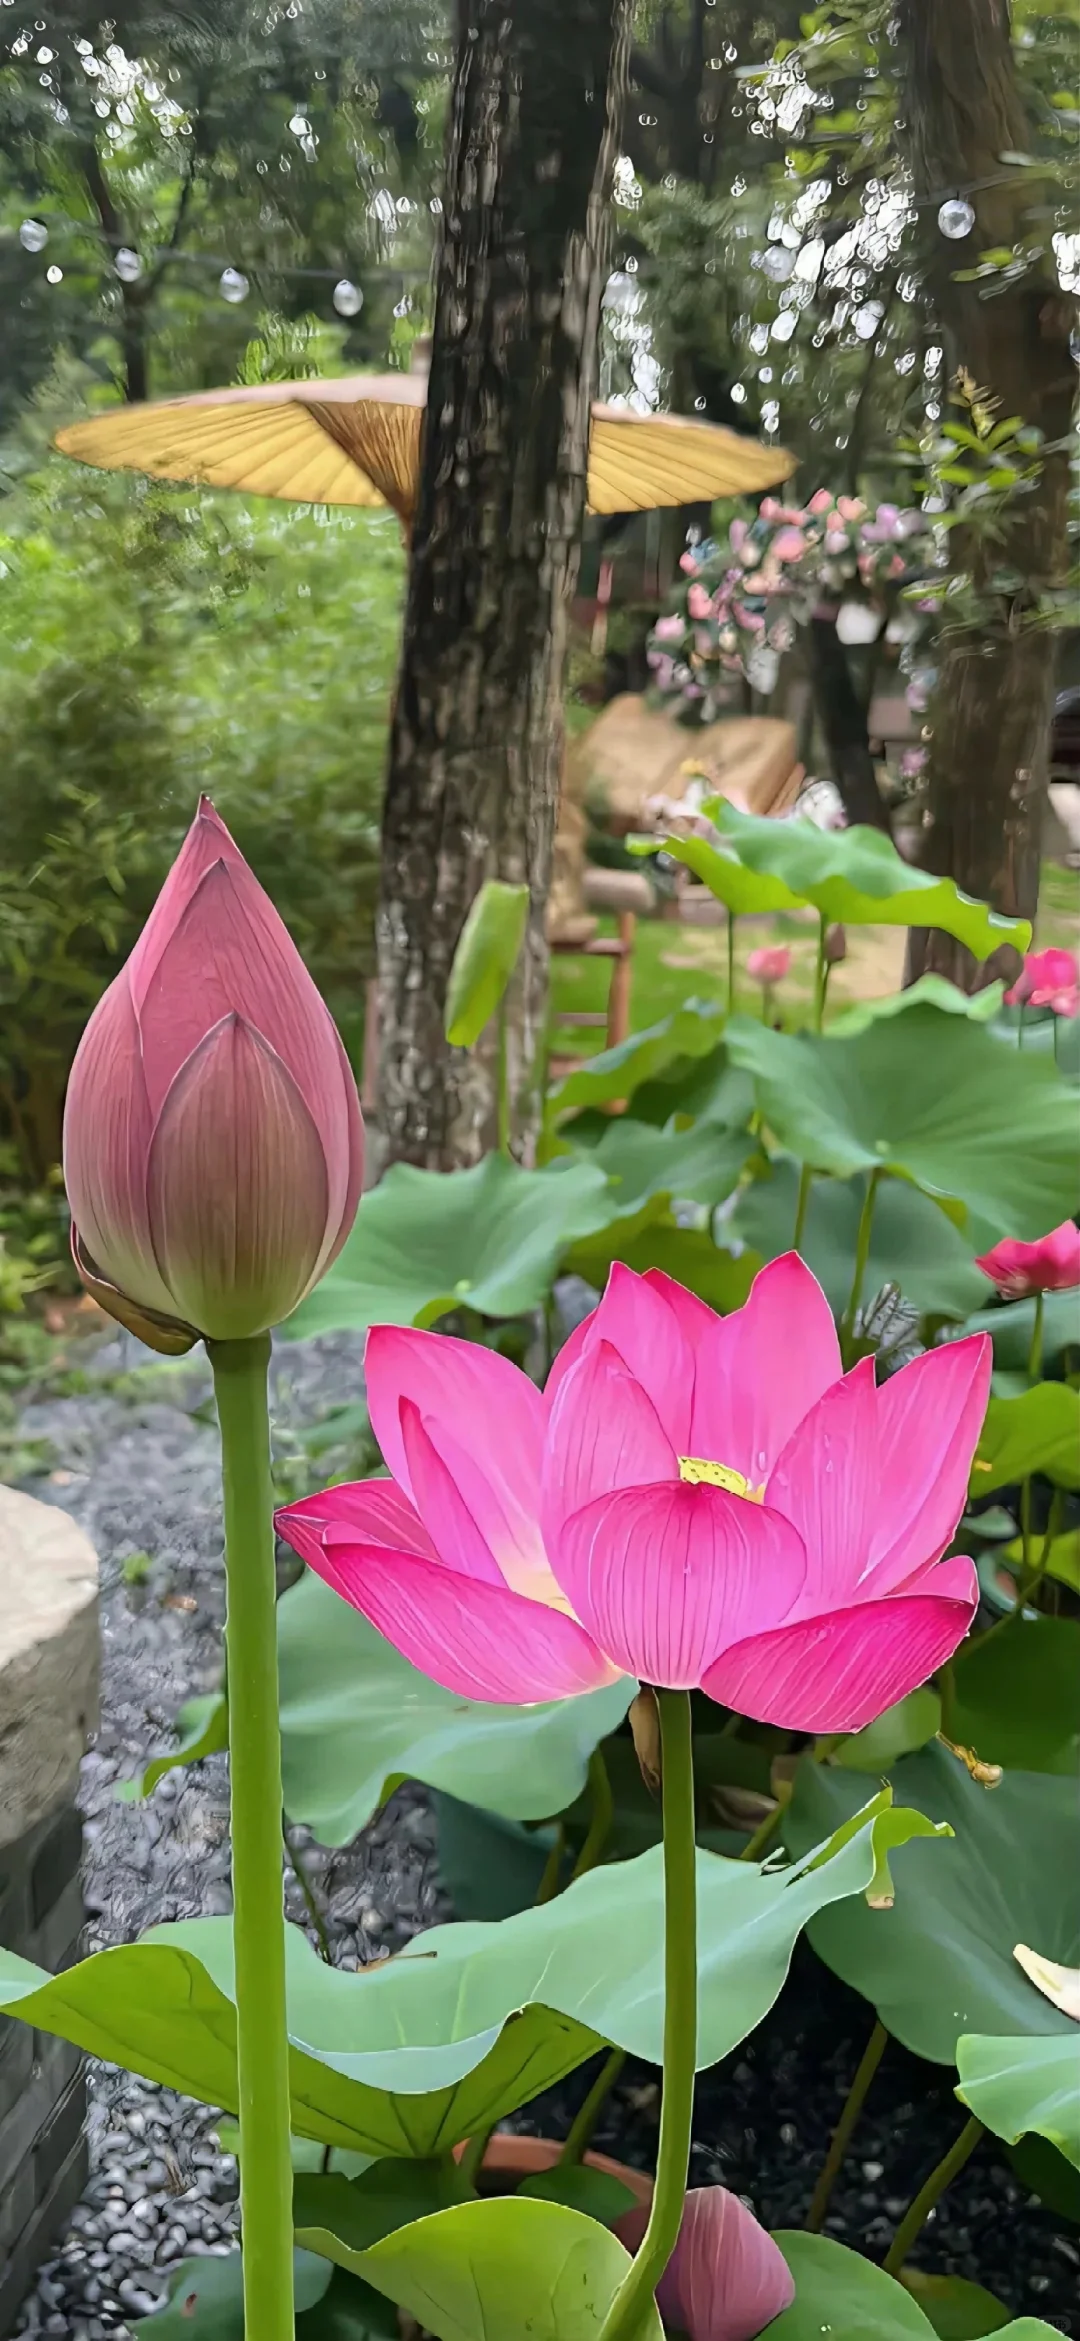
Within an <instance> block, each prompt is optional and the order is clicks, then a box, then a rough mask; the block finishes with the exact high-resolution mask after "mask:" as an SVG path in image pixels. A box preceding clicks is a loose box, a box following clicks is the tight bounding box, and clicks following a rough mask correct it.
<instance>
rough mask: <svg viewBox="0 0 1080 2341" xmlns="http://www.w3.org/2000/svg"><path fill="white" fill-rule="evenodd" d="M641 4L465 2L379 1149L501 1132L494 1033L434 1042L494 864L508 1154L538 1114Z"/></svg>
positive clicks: (397, 735) (385, 917)
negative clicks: (509, 980) (574, 638)
mask: <svg viewBox="0 0 1080 2341" xmlns="http://www.w3.org/2000/svg"><path fill="white" fill-rule="evenodd" d="M629 18H630V0H574V5H573V7H569V8H568V7H567V6H566V4H565V0H459V41H458V51H457V61H456V71H455V78H454V87H453V96H452V102H451V114H450V122H449V129H448V151H447V171H446V186H445V191H444V196H443V225H442V238H441V246H440V252H439V258H438V272H437V291H436V306H435V327H434V335H433V346H432V357H431V372H430V377H429V384H428V403H427V411H426V418H425V425H424V438H423V450H422V470H421V480H420V490H419V501H418V508H417V514H416V521H415V526H414V532H413V540H412V559H411V566H410V574H409V590H408V601H407V607H406V614H405V629H404V644H403V652H402V665H401V672H400V678H399V686H398V694H397V702H396V707H395V711H394V720H393V726H392V734H391V750H390V770H389V778H388V783H387V792H386V803H385V809H384V816H383V844H382V874H381V882H380V901H379V912H378V939H379V972H380V1040H379V1054H380V1068H379V1115H380V1120H381V1124H382V1129H383V1134H384V1138H385V1141H386V1148H387V1158H388V1159H390V1160H395V1159H401V1160H405V1161H409V1162H415V1163H420V1164H424V1165H427V1166H429V1167H431V1168H438V1169H450V1168H453V1167H454V1166H456V1165H460V1164H464V1163H471V1162H475V1161H477V1160H478V1159H479V1158H480V1156H481V1155H482V1154H483V1153H484V1152H485V1151H486V1150H487V1149H488V1148H489V1147H490V1146H491V1145H492V1144H493V1143H494V1141H495V1133H496V1120H497V1116H496V1047H495V1036H494V1033H492V1032H489V1034H488V1035H486V1036H485V1038H484V1039H483V1040H482V1041H481V1043H480V1044H479V1046H478V1047H477V1049H475V1050H474V1051H473V1052H471V1053H470V1054H467V1053H466V1052H464V1051H463V1050H460V1049H451V1048H449V1047H448V1045H447V1043H446V1042H445V1040H444V1039H443V1027H442V1019H443V1003H444V1000H445V996H446V985H447V978H448V975H449V971H450V965H451V961H452V959H453V954H454V948H455V945H456V943H457V940H458V937H459V935H460V933H461V928H462V925H463V923H464V920H465V916H466V913H467V911H468V909H469V905H470V903H471V902H472V900H473V897H474V896H475V894H476V892H477V890H478V888H479V887H480V885H481V884H482V883H483V881H484V880H485V879H486V878H489V877H499V878H503V879H507V880H510V881H512V882H516V883H519V884H520V883H522V882H526V883H527V884H528V885H529V887H530V890H531V898H532V907H531V912H530V918H529V926H528V932H527V935H526V940H525V945H524V948H523V951H522V957H521V963H520V966H519V969H518V973H517V975H516V977H515V979H514V983H513V986H512V989H511V994H510V998H509V1003H508V1011H509V1012H508V1067H509V1078H510V1087H511V1096H512V1101H513V1139H514V1146H515V1151H516V1152H517V1153H519V1154H521V1155H525V1156H527V1155H528V1153H529V1149H530V1145H531V1142H532V1139H533V1136H534V1133H535V1130H536V1128H537V1126H538V1119H539V1086H540V1085H539V1071H540V1065H539V1060H540V1056H541V1052H542V1041H543V1024H544V1015H545V1005H546V995H547V945H546V941H545V936H544V908H545V901H546V896H547V891H548V881H549V875H550V869H551V848H552V839H553V834H554V827H555V817H556V812H557V807H558V798H559V786H560V778H561V767H562V749H563V715H562V673H563V663H564V653H565V646H566V631H567V620H568V613H569V605H570V600H571V597H572V594H573V590H574V584H575V581H576V576H577V566H578V553H579V543H580V535H581V524H582V518H583V515H584V509H585V487H586V466H587V452H588V435H589V408H590V401H591V399H592V397H593V394H594V390H595V381H596V370H597V347H598V329H599V317H600V296H601V291H602V283H603V266H602V263H603V257H604V249H605V229H606V215H607V208H608V198H609V195H610V190H611V182H612V176H613V172H614V165H615V159H616V155H617V152H618V134H619V123H620V116H621V112H622V104H623V98H624V94H625V87H626V74H627V52H628V45H629Z"/></svg>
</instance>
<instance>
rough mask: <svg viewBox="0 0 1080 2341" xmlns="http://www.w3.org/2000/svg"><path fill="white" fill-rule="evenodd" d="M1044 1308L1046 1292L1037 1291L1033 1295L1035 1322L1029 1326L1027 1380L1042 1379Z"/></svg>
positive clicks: (1038, 1380)
mask: <svg viewBox="0 0 1080 2341" xmlns="http://www.w3.org/2000/svg"><path fill="white" fill-rule="evenodd" d="M1045 1310H1046V1294H1045V1293H1043V1292H1037V1293H1036V1295H1035V1323H1034V1325H1033V1326H1032V1328H1031V1348H1030V1349H1029V1351H1028V1381H1029V1382H1040V1381H1041V1380H1042V1358H1043V1316H1044V1314H1045Z"/></svg>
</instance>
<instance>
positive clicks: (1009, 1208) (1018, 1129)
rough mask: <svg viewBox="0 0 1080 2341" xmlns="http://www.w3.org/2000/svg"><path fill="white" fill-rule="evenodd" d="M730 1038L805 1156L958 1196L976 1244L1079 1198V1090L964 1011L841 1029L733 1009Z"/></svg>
mask: <svg viewBox="0 0 1080 2341" xmlns="http://www.w3.org/2000/svg"><path fill="white" fill-rule="evenodd" d="M727 1044H728V1050H729V1053H730V1056H731V1058H732V1061H733V1063H735V1064H738V1065H743V1066H744V1067H745V1068H746V1070H747V1071H748V1072H750V1073H752V1074H753V1077H754V1088H755V1095H756V1098H757V1103H758V1107H759V1109H760V1111H761V1114H762V1117H763V1120H764V1121H765V1123H766V1125H767V1127H768V1128H769V1129H770V1130H771V1131H772V1132H773V1133H774V1135H775V1137H776V1138H777V1140H778V1141H779V1143H780V1145H781V1146H782V1147H784V1148H785V1150H786V1151H787V1152H788V1153H789V1154H793V1155H794V1156H795V1157H796V1160H797V1161H799V1162H805V1163H808V1164H809V1165H810V1166H811V1168H812V1169H814V1170H818V1171H829V1172H831V1174H832V1176H833V1177H834V1178H838V1179H849V1178H854V1177H855V1176H856V1175H857V1174H858V1173H859V1172H864V1173H865V1172H867V1171H870V1170H878V1171H889V1172H891V1173H892V1174H893V1175H894V1176H895V1177H897V1178H904V1179H910V1180H912V1181H913V1182H914V1184H915V1185H916V1186H917V1187H921V1188H922V1189H923V1191H924V1193H925V1194H928V1195H932V1196H934V1197H936V1198H938V1199H940V1200H942V1201H948V1202H949V1203H950V1204H955V1205H957V1206H960V1207H962V1208H961V1210H960V1211H959V1212H958V1213H957V1214H956V1216H958V1217H959V1218H960V1219H961V1220H962V1222H963V1225H964V1230H965V1233H966V1234H968V1235H969V1237H970V1239H971V1243H972V1249H975V1248H976V1247H978V1248H981V1247H982V1245H983V1244H988V1243H992V1242H994V1241H996V1240H997V1238H998V1237H999V1236H1003V1235H1010V1236H1021V1237H1024V1238H1034V1237H1037V1236H1041V1235H1045V1233H1046V1231H1047V1229H1048V1228H1051V1227H1055V1226H1057V1225H1058V1224H1059V1223H1060V1221H1061V1220H1063V1219H1064V1218H1065V1217H1066V1216H1067V1215H1068V1213H1069V1212H1070V1211H1072V1210H1073V1208H1074V1207H1075V1203H1076V1199H1077V1194H1078V1191H1080V1163H1078V1156H1077V1147H1076V1100H1075V1097H1074V1096H1073V1095H1072V1094H1071V1092H1070V1091H1069V1090H1068V1089H1066V1087H1065V1085H1064V1083H1063V1082H1061V1081H1059V1080H1058V1079H1057V1077H1056V1075H1055V1073H1054V1071H1053V1068H1052V1067H1051V1066H1049V1065H1047V1064H1043V1063H1039V1064H1036V1063H1035V1062H1034V1061H1033V1060H1032V1059H1031V1058H1028V1057H1025V1056H1024V1055H1023V1054H1019V1053H1014V1052H1012V1051H1010V1050H1007V1049H1002V1048H1001V1047H1000V1046H999V1044H998V1043H997V1041H994V1040H991V1038H990V1036H989V1034H988V1033H987V1032H985V1031H983V1030H982V1029H981V1027H980V1026H978V1025H973V1024H969V1023H967V1022H966V1021H965V1019H964V1018H962V1017H959V1016H944V1015H942V1013H941V1010H940V1009H939V1008H926V1007H923V1008H912V1009H911V1010H910V1012H909V1013H908V1014H907V1015H906V1016H894V1017H893V1018H892V1020H891V1022H886V1023H882V1024H877V1025H874V1026H872V1027H871V1028H870V1029H869V1030H868V1031H866V1032H862V1033H856V1034H855V1036H854V1038H852V1039H850V1040H842V1039H841V1040H834V1039H833V1038H831V1036H830V1035H829V1034H827V1033H826V1034H825V1035H819V1034H815V1033H808V1032H803V1033H797V1034H792V1033H783V1032H774V1031H773V1030H772V1029H771V1027H770V1026H769V1025H767V1024H761V1023H759V1022H756V1021H755V1020H754V1019H752V1018H750V1017H744V1016H737V1017H733V1018H732V1019H731V1020H730V1022H729V1024H728V1031H727Z"/></svg>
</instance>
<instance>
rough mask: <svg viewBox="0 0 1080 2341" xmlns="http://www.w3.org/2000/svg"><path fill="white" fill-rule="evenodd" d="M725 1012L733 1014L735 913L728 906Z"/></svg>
mask: <svg viewBox="0 0 1080 2341" xmlns="http://www.w3.org/2000/svg"><path fill="white" fill-rule="evenodd" d="M727 1012H728V1015H729V1016H734V1014H735V913H734V911H733V910H732V909H731V907H730V904H729V906H728V914H727Z"/></svg>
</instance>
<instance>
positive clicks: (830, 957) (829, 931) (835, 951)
mask: <svg viewBox="0 0 1080 2341" xmlns="http://www.w3.org/2000/svg"><path fill="white" fill-rule="evenodd" d="M846 958H847V935H846V933H845V930H844V928H843V927H841V926H832V927H828V928H826V931H825V964H826V966H827V967H839V965H840V962H841V960H842V959H846Z"/></svg>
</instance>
